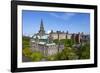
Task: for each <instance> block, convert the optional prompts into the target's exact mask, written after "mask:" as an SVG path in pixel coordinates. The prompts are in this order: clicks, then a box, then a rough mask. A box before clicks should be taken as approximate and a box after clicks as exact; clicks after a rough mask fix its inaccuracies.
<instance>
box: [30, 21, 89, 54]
mask: <svg viewBox="0 0 100 73" xmlns="http://www.w3.org/2000/svg"><path fill="white" fill-rule="evenodd" d="M55 39H58V40H61V39H72V40H74V42H77V43H81V41H83V40H84V41H86V40H89V36H87V35H84V34H83V33H82V34H80V33H77V34H75V33H69V32H68V31H67V32H64V31H63V32H61V31H56V32H53V30H51V32H50V33H49V34H46V33H45V30H44V26H43V21H42V20H41V24H40V30H39V32H38V33H37V34H34V35H33V36H32V38H31V40H30V45H31V50H32V51H33V52H36V51H38V52H41V53H43V55H44V56H50V55H54V54H57V53H58V52H61V51H62V50H63V49H64V45H57V44H55V43H54V42H53V40H55Z"/></svg>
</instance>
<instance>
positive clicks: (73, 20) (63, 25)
mask: <svg viewBox="0 0 100 73" xmlns="http://www.w3.org/2000/svg"><path fill="white" fill-rule="evenodd" d="M41 20H43V25H44V29H45V31H46V33H48V32H50V31H51V30H53V31H54V32H56V31H64V32H67V31H69V33H78V32H84V33H86V34H90V14H89V13H75V12H47V11H45V12H44V11H31V10H23V11H22V25H23V35H26V36H32V35H34V34H35V33H38V31H39V29H40V23H41Z"/></svg>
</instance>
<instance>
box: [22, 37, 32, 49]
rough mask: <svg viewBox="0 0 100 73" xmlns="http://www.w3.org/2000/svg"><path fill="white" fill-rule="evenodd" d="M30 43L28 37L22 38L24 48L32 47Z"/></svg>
mask: <svg viewBox="0 0 100 73" xmlns="http://www.w3.org/2000/svg"><path fill="white" fill-rule="evenodd" d="M29 41H30V38H29V37H26V36H23V37H22V44H23V48H29V47H30V43H29Z"/></svg>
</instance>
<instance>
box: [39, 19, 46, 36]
mask: <svg viewBox="0 0 100 73" xmlns="http://www.w3.org/2000/svg"><path fill="white" fill-rule="evenodd" d="M44 34H45V30H44V26H43V21H42V20H41V24H40V30H39V35H40V36H43V35H44Z"/></svg>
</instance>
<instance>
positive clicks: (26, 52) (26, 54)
mask: <svg viewBox="0 0 100 73" xmlns="http://www.w3.org/2000/svg"><path fill="white" fill-rule="evenodd" d="M23 54H24V55H25V56H26V57H30V56H31V54H32V51H31V50H30V49H29V48H25V49H23Z"/></svg>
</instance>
